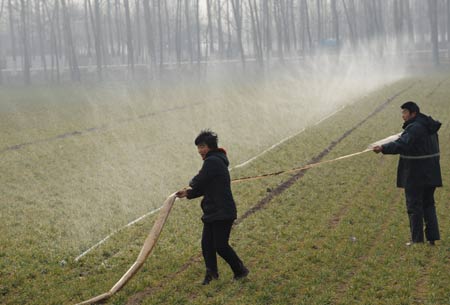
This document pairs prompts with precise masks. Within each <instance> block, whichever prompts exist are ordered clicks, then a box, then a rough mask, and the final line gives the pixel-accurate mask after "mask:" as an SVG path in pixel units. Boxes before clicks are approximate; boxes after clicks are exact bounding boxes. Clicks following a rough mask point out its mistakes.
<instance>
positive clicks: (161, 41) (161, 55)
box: [157, 0, 164, 73]
mask: <svg viewBox="0 0 450 305" xmlns="http://www.w3.org/2000/svg"><path fill="white" fill-rule="evenodd" d="M157 11H158V37H159V71H160V73H161V72H162V70H163V63H164V38H163V26H162V16H161V0H157Z"/></svg>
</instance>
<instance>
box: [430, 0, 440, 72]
mask: <svg viewBox="0 0 450 305" xmlns="http://www.w3.org/2000/svg"><path fill="white" fill-rule="evenodd" d="M428 14H429V19H430V26H431V46H432V49H431V52H432V56H433V63H434V65H435V66H439V41H438V39H439V38H438V35H439V34H438V13H437V0H428Z"/></svg>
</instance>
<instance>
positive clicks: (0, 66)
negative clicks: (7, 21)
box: [0, 0, 6, 85]
mask: <svg viewBox="0 0 450 305" xmlns="http://www.w3.org/2000/svg"><path fill="white" fill-rule="evenodd" d="M4 5H5V0H2V2H1V5H0V22H1V21H2V17H3V9H4V8H5V6H4ZM0 42H1V41H0ZM4 68H6V59H4V58H3V53H2V49H1V43H0V85H2V84H3V71H2V70H3V69H4Z"/></svg>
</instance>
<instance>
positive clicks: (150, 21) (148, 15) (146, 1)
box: [142, 0, 156, 67]
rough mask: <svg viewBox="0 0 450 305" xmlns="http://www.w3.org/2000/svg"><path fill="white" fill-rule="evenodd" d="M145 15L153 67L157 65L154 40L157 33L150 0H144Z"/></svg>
mask: <svg viewBox="0 0 450 305" xmlns="http://www.w3.org/2000/svg"><path fill="white" fill-rule="evenodd" d="M142 1H143V3H142V4H143V7H144V16H145V37H146V38H147V52H148V57H149V58H150V62H151V65H152V67H155V65H156V56H155V43H154V41H153V39H154V37H155V34H154V32H153V18H152V15H151V13H150V0H142Z"/></svg>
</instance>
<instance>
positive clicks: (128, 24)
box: [123, 0, 134, 75]
mask: <svg viewBox="0 0 450 305" xmlns="http://www.w3.org/2000/svg"><path fill="white" fill-rule="evenodd" d="M123 6H124V9H125V22H126V29H127V32H126V33H127V35H126V36H127V55H128V56H127V58H128V66H129V67H130V69H131V74H132V75H134V49H133V34H132V30H131V17H130V5H129V3H128V0H124V1H123Z"/></svg>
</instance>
